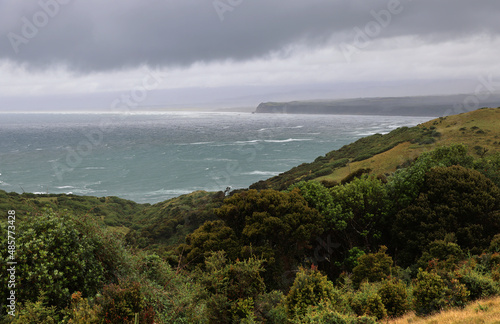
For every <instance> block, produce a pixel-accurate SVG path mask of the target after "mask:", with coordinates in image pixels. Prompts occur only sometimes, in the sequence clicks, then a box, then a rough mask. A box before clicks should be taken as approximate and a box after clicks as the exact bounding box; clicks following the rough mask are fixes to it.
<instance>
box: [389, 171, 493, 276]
mask: <svg viewBox="0 0 500 324" xmlns="http://www.w3.org/2000/svg"><path fill="white" fill-rule="evenodd" d="M498 197H500V189H499V188H498V187H497V186H496V185H494V184H493V183H492V182H491V181H490V180H489V179H488V178H486V177H485V176H483V175H482V174H481V173H479V172H477V171H474V170H470V169H465V168H463V167H460V166H452V167H436V168H433V169H432V170H430V171H429V172H427V174H426V175H425V186H424V188H423V189H422V190H421V193H420V195H419V196H418V198H417V199H416V200H415V201H414V202H413V203H412V204H411V205H410V206H408V207H407V208H405V209H403V210H401V211H400V212H399V213H398V214H397V217H396V220H395V222H394V227H393V228H394V235H395V237H396V240H397V242H398V246H397V248H398V250H399V253H398V258H399V261H400V263H402V264H403V265H405V266H408V265H410V264H411V263H413V262H414V261H415V259H416V258H417V257H418V256H419V255H420V254H421V253H422V249H423V248H425V247H427V246H428V244H429V243H430V242H432V241H434V240H443V239H444V238H445V237H446V235H449V233H455V236H456V240H457V244H458V245H459V246H460V247H461V248H462V249H463V250H464V251H466V252H471V253H474V254H477V253H481V252H482V251H483V249H485V248H487V247H488V246H489V244H490V241H491V239H492V238H493V236H494V235H495V234H497V233H498V232H499V231H500V199H498Z"/></svg>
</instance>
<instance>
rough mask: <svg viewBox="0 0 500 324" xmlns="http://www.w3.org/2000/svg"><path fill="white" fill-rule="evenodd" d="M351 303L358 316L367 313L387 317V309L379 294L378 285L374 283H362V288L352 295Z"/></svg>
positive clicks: (376, 316) (380, 317)
mask: <svg viewBox="0 0 500 324" xmlns="http://www.w3.org/2000/svg"><path fill="white" fill-rule="evenodd" d="M349 305H350V306H351V308H352V310H353V311H354V312H355V313H356V314H357V315H358V316H362V315H367V316H373V317H375V318H377V319H382V318H385V317H387V310H386V308H385V306H384V303H383V301H382V298H381V296H380V295H379V294H378V286H376V285H374V284H369V283H364V284H362V285H361V287H360V289H359V290H358V291H357V292H355V293H354V294H353V295H352V296H351V298H350V300H349Z"/></svg>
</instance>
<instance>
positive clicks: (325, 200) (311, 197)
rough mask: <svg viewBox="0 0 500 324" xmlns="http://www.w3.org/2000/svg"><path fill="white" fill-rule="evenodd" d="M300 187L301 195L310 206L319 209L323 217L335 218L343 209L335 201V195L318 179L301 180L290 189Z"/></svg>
mask: <svg viewBox="0 0 500 324" xmlns="http://www.w3.org/2000/svg"><path fill="white" fill-rule="evenodd" d="M295 188H298V189H299V190H300V195H301V196H302V197H304V199H305V200H306V201H307V203H308V204H309V206H310V207H313V208H315V209H316V210H318V211H319V212H320V213H321V214H322V215H323V217H325V218H326V219H327V220H328V219H333V218H334V217H335V215H336V214H338V213H340V212H341V211H342V209H341V207H340V206H339V205H338V204H336V203H335V202H334V199H333V196H332V194H331V192H330V190H328V189H327V188H325V186H323V185H322V184H321V183H319V182H317V181H307V182H306V181H301V182H299V183H297V184H295V185H293V186H291V187H290V188H289V189H288V191H292V190H293V189H295Z"/></svg>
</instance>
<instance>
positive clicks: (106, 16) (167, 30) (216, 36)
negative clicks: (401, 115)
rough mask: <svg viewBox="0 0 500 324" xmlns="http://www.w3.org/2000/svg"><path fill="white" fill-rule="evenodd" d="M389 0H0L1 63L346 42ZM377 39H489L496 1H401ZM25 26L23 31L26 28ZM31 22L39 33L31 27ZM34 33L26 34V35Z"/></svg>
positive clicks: (191, 56) (168, 61)
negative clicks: (480, 35)
mask: <svg viewBox="0 0 500 324" xmlns="http://www.w3.org/2000/svg"><path fill="white" fill-rule="evenodd" d="M397 2H398V0H372V1H367V0H366V1H360V0H352V1H347V0H345V1H344V0H343V1H340V0H338V1H335V0H301V1H298V0H286V1H285V0H280V1H278V0H220V1H214V0H106V1H102V0H39V1H38V0H37V1H34V0H30V1H28V0H26V1H15V0H0V59H9V60H11V61H14V62H16V63H20V64H27V66H29V67H35V68H45V67H49V66H51V65H53V64H65V65H68V66H69V67H71V68H73V69H75V70H78V71H100V70H102V71H105V70H111V69H120V68H124V67H133V66H137V65H140V64H148V65H150V66H168V65H189V64H192V63H194V62H199V61H204V62H209V61H214V60H226V59H230V60H236V61H238V60H246V59H251V58H255V57H262V56H265V55H268V54H270V53H273V52H280V51H282V52H283V53H286V49H287V48H288V47H289V46H290V45H293V44H301V45H305V46H310V47H314V46H323V45H325V44H329V42H332V45H335V44H339V43H342V42H349V41H350V39H351V38H352V37H353V35H354V34H355V33H354V28H355V27H359V28H361V29H362V28H364V27H365V26H366V24H367V23H368V22H370V21H373V20H374V19H375V18H374V16H373V14H372V13H371V12H372V10H374V11H375V12H380V11H381V10H384V9H386V8H387V7H388V5H390V4H391V3H392V4H395V3H397ZM399 2H400V4H399V7H398V8H400V9H402V10H401V13H398V14H397V15H392V16H391V18H390V19H391V21H390V24H389V25H388V26H387V27H386V28H384V29H383V30H382V31H381V32H380V35H377V38H382V37H394V36H404V35H414V36H417V37H419V38H421V39H424V40H427V41H429V42H439V41H443V40H450V41H453V40H454V39H457V38H460V37H464V36H470V35H473V34H478V33H486V34H489V35H498V34H499V32H500V20H499V19H498V16H499V14H500V3H499V2H498V1H497V0H484V1H470V0H438V1H436V0H418V1H417V0H414V1H411V0H400V1H399ZM30 24H31V26H30ZM37 25H38V26H37ZM33 27H34V28H33Z"/></svg>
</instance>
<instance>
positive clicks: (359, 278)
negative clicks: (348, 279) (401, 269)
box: [352, 246, 392, 286]
mask: <svg viewBox="0 0 500 324" xmlns="http://www.w3.org/2000/svg"><path fill="white" fill-rule="evenodd" d="M386 251H387V248H386V247H385V246H383V247H381V248H380V250H379V251H378V252H377V253H368V254H364V255H362V256H360V257H359V260H358V265H357V266H356V267H355V268H354V269H353V271H352V272H353V276H352V281H353V283H354V285H355V286H359V285H360V284H361V283H362V282H363V281H367V282H378V281H381V280H382V279H385V278H387V277H389V275H390V274H391V267H392V258H391V257H390V256H388V255H387V254H386Z"/></svg>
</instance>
